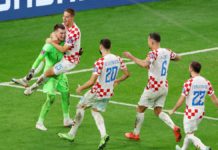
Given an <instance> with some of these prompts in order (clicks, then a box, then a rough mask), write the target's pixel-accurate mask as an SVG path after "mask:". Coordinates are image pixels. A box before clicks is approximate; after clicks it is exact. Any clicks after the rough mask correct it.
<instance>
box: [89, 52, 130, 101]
mask: <svg viewBox="0 0 218 150" xmlns="http://www.w3.org/2000/svg"><path fill="white" fill-rule="evenodd" d="M119 69H121V70H125V69H127V67H126V64H125V63H124V62H123V60H122V58H120V57H119V56H116V55H113V54H107V55H106V56H104V57H102V58H100V59H98V60H97V61H96V62H95V64H94V70H93V73H94V74H97V75H98V79H97V82H96V84H95V85H94V86H93V87H92V89H91V93H95V94H96V96H97V98H98V99H103V98H110V97H112V96H113V94H114V93H113V89H114V86H113V85H114V80H115V79H116V76H117V74H118V71H119Z"/></svg>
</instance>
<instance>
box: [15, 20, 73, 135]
mask: <svg viewBox="0 0 218 150" xmlns="http://www.w3.org/2000/svg"><path fill="white" fill-rule="evenodd" d="M53 34H54V35H55V37H56V38H57V39H54V38H53V39H52V40H53V41H54V42H56V43H58V44H60V45H63V44H64V42H63V41H64V39H65V35H66V31H65V27H64V25H62V24H56V25H55V26H54V32H53ZM62 57H63V53H62V52H60V51H58V50H57V49H55V47H53V46H52V45H51V44H45V45H44V46H43V48H42V51H41V53H40V54H39V56H38V58H37V59H36V60H35V62H34V64H33V66H32V69H31V71H30V72H29V73H28V75H27V76H26V77H25V78H26V79H28V81H29V80H30V79H31V78H32V77H33V76H34V75H35V74H34V72H35V70H36V68H37V67H39V66H40V63H41V62H43V61H44V60H45V66H44V70H43V71H44V72H45V71H46V70H47V69H49V68H51V67H52V66H53V65H55V64H56V63H57V62H59V61H60V60H61V59H62ZM19 80H20V79H12V81H13V82H15V83H18V84H21V83H20V82H19ZM21 85H23V84H21ZM23 86H25V85H23ZM56 91H58V92H60V93H61V98H62V102H61V104H62V110H63V117H64V126H71V125H72V124H73V121H72V120H71V119H70V116H69V87H68V79H67V76H66V75H65V74H60V75H58V76H54V77H51V78H48V80H47V81H46V82H45V84H44V86H43V92H44V93H46V94H47V99H46V101H45V103H44V104H43V106H42V108H41V112H40V115H39V118H38V121H37V123H36V128H37V129H39V130H42V131H46V130H47V128H46V127H45V126H44V119H45V117H46V115H47V113H48V111H49V110H50V107H51V105H52V104H53V102H54V100H55V96H56Z"/></svg>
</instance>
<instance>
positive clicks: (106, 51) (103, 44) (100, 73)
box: [58, 39, 129, 150]
mask: <svg viewBox="0 0 218 150" xmlns="http://www.w3.org/2000/svg"><path fill="white" fill-rule="evenodd" d="M110 49H111V42H110V40H109V39H102V40H101V41H100V53H101V55H102V58H100V59H98V60H97V61H96V62H95V64H94V70H93V74H92V76H91V78H90V79H89V81H87V82H86V83H85V84H84V85H82V86H79V87H78V88H77V90H76V92H77V93H78V94H80V93H81V92H82V91H83V90H85V89H88V88H90V87H91V89H90V90H89V91H88V92H87V93H86V94H85V95H84V96H83V97H82V98H81V100H80V102H79V104H78V105H77V111H76V116H75V120H74V121H75V122H74V125H73V126H72V128H71V130H70V131H69V132H68V133H59V134H58V136H59V137H60V138H63V139H67V140H69V141H73V140H74V138H75V136H76V132H77V130H78V127H79V126H80V124H81V123H82V120H83V118H84V112H85V109H86V108H88V107H92V110H91V113H92V116H93V118H94V120H95V123H96V125H97V128H98V130H99V131H100V134H101V141H100V144H99V147H98V149H99V150H102V149H103V148H104V147H105V145H106V143H107V141H108V140H109V136H108V135H107V133H106V129H105V125H104V119H103V116H102V115H101V113H100V112H102V111H105V109H106V106H107V103H108V102H109V100H110V98H111V97H112V96H113V90H114V85H115V84H118V83H120V82H121V81H124V80H126V79H127V78H128V77H129V72H128V70H127V67H126V65H125V64H124V62H123V60H122V59H121V58H120V57H118V56H116V55H114V54H111V53H110ZM119 69H121V70H122V72H123V75H122V76H121V77H120V78H118V79H116V77H117V74H118V71H119Z"/></svg>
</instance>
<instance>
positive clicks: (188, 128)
mask: <svg viewBox="0 0 218 150" xmlns="http://www.w3.org/2000/svg"><path fill="white" fill-rule="evenodd" d="M201 114H202V113H199V114H197V115H196V116H195V117H193V118H192V119H188V117H187V116H186V115H184V118H183V126H184V131H185V133H186V134H187V133H192V132H194V131H197V130H198V125H199V124H200V123H201V121H202V119H203V118H202V117H200V118H199V116H200V115H201Z"/></svg>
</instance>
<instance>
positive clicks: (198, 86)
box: [183, 76, 213, 111]
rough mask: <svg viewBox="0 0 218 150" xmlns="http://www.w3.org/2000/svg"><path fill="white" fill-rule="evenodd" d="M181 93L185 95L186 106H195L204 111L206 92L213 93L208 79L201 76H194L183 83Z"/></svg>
mask: <svg viewBox="0 0 218 150" xmlns="http://www.w3.org/2000/svg"><path fill="white" fill-rule="evenodd" d="M183 94H184V95H185V96H186V105H187V107H188V108H196V109H200V110H202V111H204V106H205V105H204V103H205V97H206V94H209V95H211V94H213V90H212V86H211V84H210V82H209V81H208V80H206V79H205V78H204V77H202V76H196V77H194V78H191V79H189V80H188V81H187V82H186V83H185V84H184V89H183Z"/></svg>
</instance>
